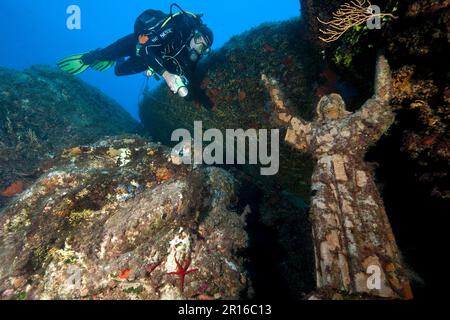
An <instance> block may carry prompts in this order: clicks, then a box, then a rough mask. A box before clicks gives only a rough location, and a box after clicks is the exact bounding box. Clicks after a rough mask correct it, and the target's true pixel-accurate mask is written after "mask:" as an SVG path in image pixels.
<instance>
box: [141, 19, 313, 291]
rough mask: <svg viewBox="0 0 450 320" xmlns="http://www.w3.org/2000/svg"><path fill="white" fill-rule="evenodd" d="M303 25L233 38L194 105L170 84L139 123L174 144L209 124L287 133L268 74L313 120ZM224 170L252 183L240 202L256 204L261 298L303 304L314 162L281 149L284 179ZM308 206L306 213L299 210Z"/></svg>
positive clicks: (150, 100) (197, 87) (196, 84)
mask: <svg viewBox="0 0 450 320" xmlns="http://www.w3.org/2000/svg"><path fill="white" fill-rule="evenodd" d="M300 26H301V23H300V21H299V20H298V19H293V20H290V21H286V22H282V23H270V24H269V23H267V24H263V25H261V26H259V27H256V28H253V29H251V30H249V31H247V32H244V33H242V34H240V35H237V36H235V37H233V38H232V39H230V41H228V42H227V43H226V44H225V45H224V46H223V47H222V48H220V49H218V50H217V51H213V52H212V53H211V55H210V57H208V58H207V59H206V60H205V61H204V62H203V63H200V65H199V67H198V70H197V72H196V75H195V78H194V79H190V80H191V85H190V88H189V89H190V92H191V95H190V96H189V97H188V99H180V98H179V97H178V96H175V95H173V94H172V93H171V92H170V91H169V90H168V89H167V87H166V86H165V85H162V86H161V87H160V88H157V89H156V90H153V91H151V92H146V93H145V95H144V99H143V101H142V103H141V104H140V118H141V120H142V122H143V124H144V126H145V128H146V129H147V130H148V131H149V132H150V134H151V136H152V138H154V139H155V140H157V141H161V142H163V143H164V144H166V145H173V144H175V143H176V142H171V141H170V138H171V134H172V132H173V130H175V129H178V128H186V129H188V130H190V131H191V134H192V136H193V131H194V121H202V122H203V128H204V130H207V129H210V128H217V129H219V130H221V131H222V132H223V133H224V132H225V131H224V130H225V129H239V128H242V129H244V130H247V129H253V128H254V129H276V128H279V129H280V130H281V131H283V130H284V128H283V126H281V125H278V126H276V125H274V122H273V121H272V119H271V118H272V115H273V106H272V105H271V103H270V98H269V96H268V94H267V92H266V90H265V88H264V85H263V84H262V83H261V80H260V74H261V72H266V73H267V74H271V75H273V76H274V77H276V78H277V79H280V85H281V86H282V88H283V90H284V92H285V93H286V96H287V97H288V98H289V99H290V100H292V101H295V102H296V103H295V105H293V107H294V108H295V110H293V111H295V112H296V114H299V115H300V116H302V117H303V118H306V119H311V118H312V115H313V113H314V106H315V105H314V104H313V103H312V101H314V99H315V96H314V95H312V94H311V92H314V91H315V89H314V85H315V83H314V81H313V80H312V79H315V78H316V77H317V75H318V74H319V72H318V71H317V70H316V68H317V66H318V64H317V62H316V58H315V57H314V56H313V55H311V54H310V52H309V51H310V48H309V46H308V45H307V43H306V42H305V41H304V39H303V36H304V32H302V29H301V27H300ZM224 168H225V169H233V171H234V172H235V176H236V177H239V181H249V182H250V183H248V188H242V189H245V190H242V191H243V192H241V193H240V197H241V196H243V197H247V198H248V199H247V200H248V202H253V204H252V213H251V214H249V216H250V218H251V219H252V221H253V222H254V224H253V225H252V226H251V227H250V231H249V236H250V240H251V241H250V247H251V248H250V249H249V250H250V255H251V256H252V261H250V263H254V269H255V270H254V272H253V271H252V272H251V275H252V283H253V284H254V287H255V296H256V297H262V298H265V297H273V293H274V292H278V293H277V297H280V295H281V294H283V295H284V296H285V297H286V299H301V298H303V297H304V296H305V295H306V294H307V293H308V292H309V291H310V290H311V289H312V288H313V286H314V284H313V282H314V273H313V269H314V265H313V264H314V257H313V254H312V243H311V234H310V224H309V221H308V219H307V213H305V212H307V211H306V210H305V208H304V207H307V202H308V200H309V195H310V185H309V182H310V177H311V172H312V161H311V159H310V158H309V156H307V155H305V154H302V153H298V152H292V148H291V147H290V146H288V145H286V144H281V145H280V170H279V173H278V174H277V175H274V176H267V177H264V176H261V175H260V170H259V166H258V165H240V166H236V167H232V166H225V167H224ZM234 169H236V170H234ZM247 194H251V195H248V196H247ZM255 194H258V195H255ZM286 194H288V195H289V196H283V195H286ZM302 199H303V200H302ZM302 201H303V206H302V207H301V208H299V207H297V206H295V205H293V204H292V202H294V203H295V202H302ZM264 232H266V233H264ZM250 233H251V234H250ZM262 233H263V234H264V236H263V235H261V234H262ZM267 256H270V257H271V258H268V259H267V258H266V257H267ZM267 274H271V277H270V280H268V279H267ZM269 291H270V292H269ZM281 292H282V293H281Z"/></svg>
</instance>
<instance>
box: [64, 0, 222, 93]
mask: <svg viewBox="0 0 450 320" xmlns="http://www.w3.org/2000/svg"><path fill="white" fill-rule="evenodd" d="M174 6H176V7H177V8H178V9H179V10H180V12H177V13H175V14H174V13H173V7H174ZM201 17H202V15H196V14H193V13H191V12H187V11H184V10H183V9H182V8H181V7H180V6H179V5H177V4H175V3H174V4H172V5H171V6H170V14H165V13H163V12H162V11H159V10H151V9H150V10H147V11H145V12H143V13H142V14H141V15H140V16H139V17H138V18H137V20H136V23H135V25H134V33H132V34H130V35H128V36H126V37H123V38H121V39H119V40H118V41H116V42H115V43H113V44H112V45H110V46H108V47H106V48H104V49H97V50H94V51H91V52H88V53H85V54H77V55H73V56H70V57H67V58H65V59H63V60H61V61H60V62H58V66H59V68H60V69H61V70H63V71H66V72H68V73H71V74H74V75H77V74H80V73H82V72H84V71H86V70H87V69H88V68H92V69H94V70H97V71H106V70H108V69H109V68H111V67H112V66H113V65H114V64H116V66H115V74H116V75H117V76H126V75H132V74H136V73H141V72H146V74H147V76H148V77H151V76H155V78H156V79H157V80H159V76H158V75H160V76H162V77H163V78H164V80H165V81H166V83H167V85H168V87H169V88H170V90H171V91H172V92H173V93H174V94H179V95H180V96H181V97H185V96H187V94H188V90H187V88H186V86H187V84H188V76H189V75H190V74H192V73H193V72H194V70H195V68H196V66H197V63H198V61H199V60H200V59H201V57H203V56H205V55H207V54H209V53H210V51H211V46H212V44H213V41H214V35H213V32H212V31H211V29H210V28H208V26H207V25H206V24H204V23H203V21H202V19H201Z"/></svg>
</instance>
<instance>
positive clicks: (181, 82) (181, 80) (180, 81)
mask: <svg viewBox="0 0 450 320" xmlns="http://www.w3.org/2000/svg"><path fill="white" fill-rule="evenodd" d="M175 84H176V86H177V93H178V95H179V96H180V97H182V98H184V97H186V96H187V95H188V94H189V90H188V88H187V87H186V85H187V84H188V80H187V79H186V77H178V76H177V78H176V80H175Z"/></svg>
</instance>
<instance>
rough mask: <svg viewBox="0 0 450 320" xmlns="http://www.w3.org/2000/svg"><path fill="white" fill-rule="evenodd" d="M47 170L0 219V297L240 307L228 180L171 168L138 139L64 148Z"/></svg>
mask: <svg viewBox="0 0 450 320" xmlns="http://www.w3.org/2000/svg"><path fill="white" fill-rule="evenodd" d="M47 168H48V169H47V171H46V172H45V173H44V174H43V175H42V176H41V177H40V178H39V179H38V180H37V181H36V182H35V183H34V184H33V185H32V186H31V187H30V188H29V189H27V190H26V191H25V192H23V193H22V194H20V195H19V196H17V197H16V198H15V199H14V200H13V201H12V202H11V203H10V204H9V205H8V207H6V208H4V210H3V211H2V212H0V225H1V226H2V228H1V230H0V259H1V261H2V263H1V265H0V296H1V298H2V299H80V298H83V299H182V298H185V299H228V298H235V299H236V298H239V297H240V295H241V294H242V293H243V292H244V290H245V289H246V287H247V285H248V284H247V275H246V272H245V270H244V268H243V259H242V258H241V257H240V256H239V255H238V252H239V251H240V250H241V249H243V248H245V247H246V245H247V234H246V232H245V231H244V226H245V222H244V218H243V217H241V216H240V215H238V214H236V213H235V212H233V211H232V209H231V208H233V206H234V204H235V199H236V198H235V190H236V189H235V187H236V181H235V180H234V178H233V177H232V176H231V175H230V174H229V173H227V172H225V171H223V170H221V169H218V168H214V167H208V168H196V169H193V168H192V167H189V166H177V165H175V164H174V163H172V157H171V155H170V149H168V148H166V147H164V146H161V145H159V144H155V143H151V142H147V141H145V140H143V139H142V138H140V137H139V136H124V137H113V138H108V139H105V140H102V141H100V142H97V143H95V144H91V145H82V146H80V147H75V148H72V149H66V150H64V151H63V152H62V153H61V154H59V155H58V156H57V157H56V158H55V159H53V160H51V161H50V162H49V163H48V164H47ZM183 274H185V277H184V281H181V279H182V277H181V276H182V275H183Z"/></svg>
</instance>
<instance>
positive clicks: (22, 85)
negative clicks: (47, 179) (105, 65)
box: [0, 66, 140, 207]
mask: <svg viewBox="0 0 450 320" xmlns="http://www.w3.org/2000/svg"><path fill="white" fill-rule="evenodd" d="M139 129H140V128H139V124H138V123H137V122H136V121H135V120H134V119H132V118H131V116H130V115H129V114H128V113H127V112H125V111H124V110H123V109H122V108H121V107H120V106H119V105H118V104H117V103H116V102H114V101H113V100H111V99H110V98H108V97H106V96H105V95H104V94H102V93H101V92H100V91H99V90H98V89H95V88H93V87H91V86H89V85H87V84H86V83H84V82H83V81H81V80H79V79H77V78H75V77H73V76H70V75H66V74H64V73H62V72H60V71H58V70H56V69H53V68H50V67H47V66H33V67H31V68H30V69H27V70H25V71H24V72H19V71H15V70H9V69H3V68H0V207H1V206H2V205H3V204H4V203H5V202H6V201H7V200H8V199H9V198H10V197H12V196H14V195H15V194H17V193H20V192H21V191H22V190H23V189H24V187H26V186H27V185H29V184H30V183H31V181H32V180H33V178H34V177H36V175H38V174H39V173H38V172H36V170H37V168H38V166H39V162H40V161H41V160H42V159H47V158H51V157H52V155H54V154H56V153H57V152H60V151H61V150H62V149H63V148H67V147H69V146H76V145H79V144H85V143H92V142H95V141H96V140H98V139H100V138H102V137H104V136H106V135H117V134H124V133H136V132H138V130H139Z"/></svg>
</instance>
